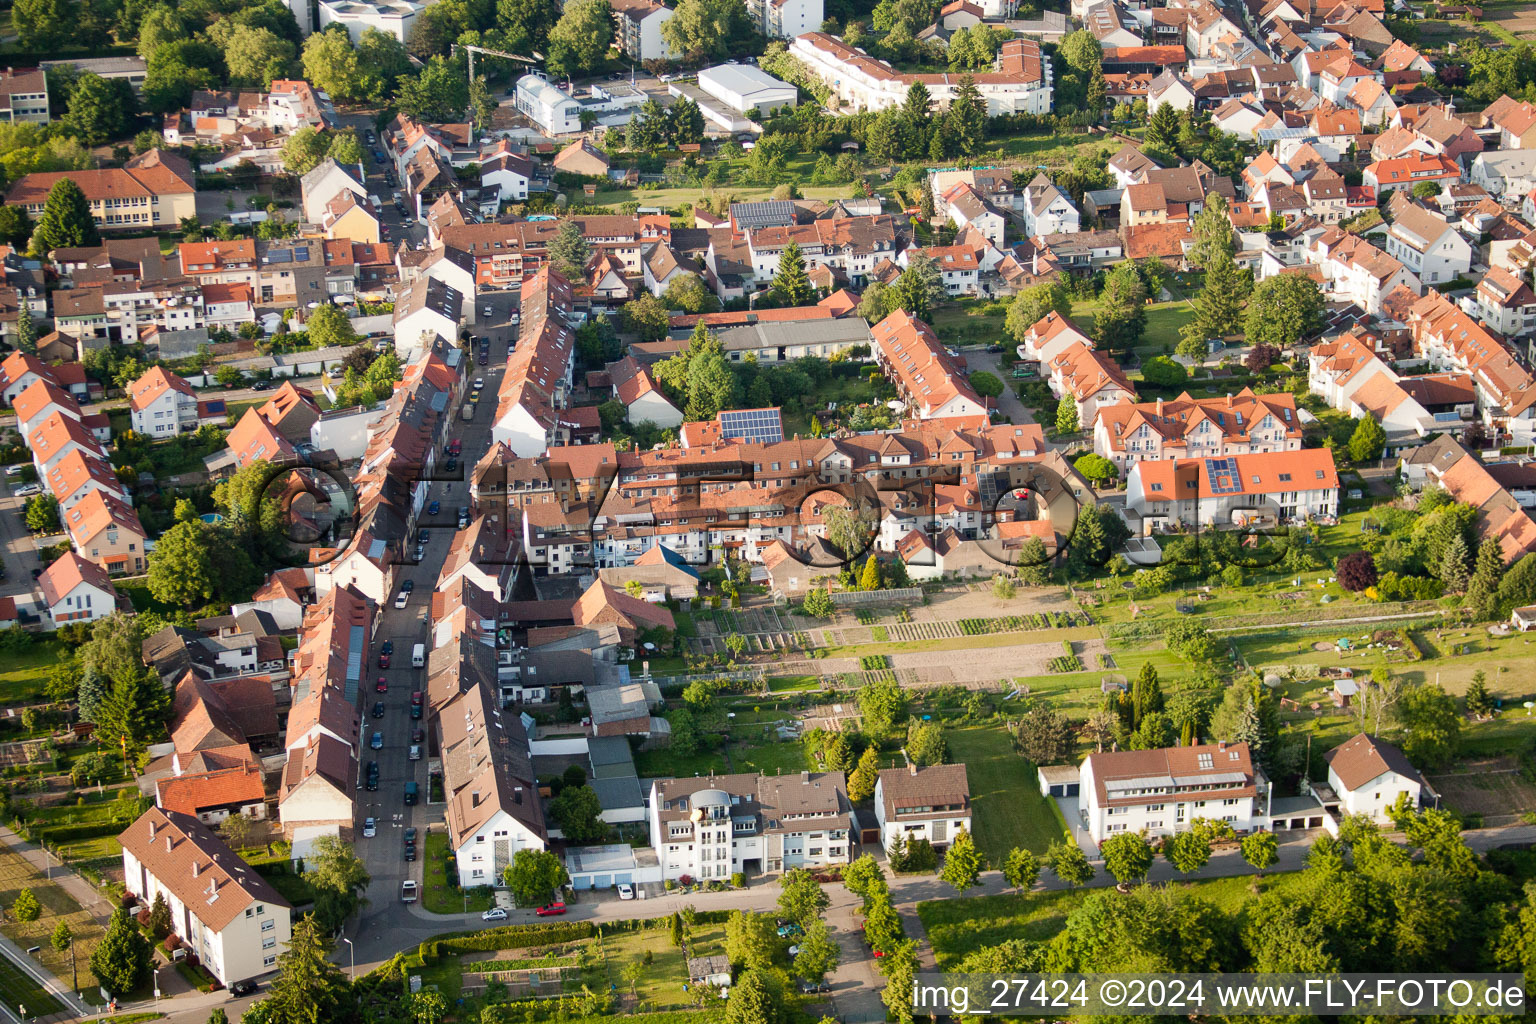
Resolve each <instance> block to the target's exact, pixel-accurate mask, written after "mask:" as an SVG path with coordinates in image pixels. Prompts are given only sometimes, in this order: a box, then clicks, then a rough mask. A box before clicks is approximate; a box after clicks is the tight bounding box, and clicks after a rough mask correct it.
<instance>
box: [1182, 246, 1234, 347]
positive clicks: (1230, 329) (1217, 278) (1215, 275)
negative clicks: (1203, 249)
mask: <svg viewBox="0 0 1536 1024" xmlns="http://www.w3.org/2000/svg"><path fill="white" fill-rule="evenodd" d="M1242 280H1243V279H1242V272H1241V271H1239V270H1238V269H1237V263H1236V262H1234V261H1233V259H1232V257H1231V255H1229V254H1228V253H1226V252H1224V251H1220V250H1218V251H1215V252H1213V253H1212V255H1211V256H1210V258H1209V262H1208V263H1207V264H1206V268H1205V284H1204V286H1203V287H1202V288H1201V289H1200V292H1199V294H1198V295H1196V296H1195V318H1194V319H1193V320H1191V321H1190V322H1189V323H1187V324H1185V325H1184V327H1183V328H1182V329H1181V332H1180V333H1182V334H1183V336H1184V338H1185V339H1186V340H1189V341H1191V342H1198V343H1199V344H1200V349H1199V355H1200V357H1201V358H1204V356H1205V341H1206V339H1207V338H1224V337H1227V336H1228V335H1232V334H1237V333H1238V332H1239V330H1240V329H1241V327H1242V322H1243V320H1242V304H1243V288H1242ZM1181 354H1182V353H1181Z"/></svg>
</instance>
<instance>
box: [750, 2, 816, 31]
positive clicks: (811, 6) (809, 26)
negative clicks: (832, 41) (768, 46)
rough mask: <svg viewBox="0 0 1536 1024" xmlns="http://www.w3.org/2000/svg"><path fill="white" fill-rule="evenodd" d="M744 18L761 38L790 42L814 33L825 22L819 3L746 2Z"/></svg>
mask: <svg viewBox="0 0 1536 1024" xmlns="http://www.w3.org/2000/svg"><path fill="white" fill-rule="evenodd" d="M746 3H747V17H748V18H750V19H751V20H752V24H754V25H756V26H757V28H758V30H759V31H761V32H762V33H763V35H765V36H769V37H771V38H774V39H793V38H795V37H796V36H798V35H801V34H802V33H805V32H818V31H820V30H821V23H822V22H823V21H824V20H826V15H825V14H824V13H823V12H822V0H746Z"/></svg>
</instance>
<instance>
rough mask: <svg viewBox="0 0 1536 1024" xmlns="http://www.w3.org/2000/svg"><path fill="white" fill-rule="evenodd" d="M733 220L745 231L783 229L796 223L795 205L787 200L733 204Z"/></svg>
mask: <svg viewBox="0 0 1536 1024" xmlns="http://www.w3.org/2000/svg"><path fill="white" fill-rule="evenodd" d="M731 219H732V220H734V221H735V222H736V226H737V227H738V228H740V229H741V230H743V231H755V230H756V229H758V228H782V227H788V226H789V225H791V224H793V223H794V222H795V204H794V203H792V202H790V201H789V200H787V199H765V200H762V201H761V202H756V203H732V204H731Z"/></svg>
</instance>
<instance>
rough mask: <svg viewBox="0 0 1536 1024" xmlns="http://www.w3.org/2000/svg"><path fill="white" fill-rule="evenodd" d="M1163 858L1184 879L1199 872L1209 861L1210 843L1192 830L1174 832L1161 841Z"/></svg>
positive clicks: (1202, 835)
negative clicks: (1194, 872) (1193, 872)
mask: <svg viewBox="0 0 1536 1024" xmlns="http://www.w3.org/2000/svg"><path fill="white" fill-rule="evenodd" d="M1163 856H1164V857H1166V858H1167V859H1168V863H1169V864H1172V865H1173V867H1174V870H1176V871H1178V872H1179V874H1181V875H1184V876H1185V877H1188V876H1189V873H1190V872H1192V871H1199V870H1200V869H1201V868H1203V867H1205V865H1206V863H1207V862H1209V861H1210V859H1211V841H1210V840H1209V839H1208V838H1206V837H1205V835H1204V834H1203V833H1201V832H1199V831H1197V830H1196V829H1194V828H1190V829H1189V830H1187V831H1184V832H1176V833H1174V834H1173V835H1172V836H1171V837H1169V838H1168V839H1165V840H1164V841H1163Z"/></svg>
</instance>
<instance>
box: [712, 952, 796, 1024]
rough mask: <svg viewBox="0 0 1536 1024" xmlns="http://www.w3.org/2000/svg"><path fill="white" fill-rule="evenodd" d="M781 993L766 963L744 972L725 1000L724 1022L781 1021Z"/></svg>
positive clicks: (766, 1023)
mask: <svg viewBox="0 0 1536 1024" xmlns="http://www.w3.org/2000/svg"><path fill="white" fill-rule="evenodd" d="M783 1017H784V1000H783V994H782V992H781V991H780V989H779V986H778V983H777V981H775V980H773V979H772V978H771V976H770V975H769V974H768V971H767V965H766V964H765V965H763V966H762V967H756V968H751V969H749V970H746V971H743V972H742V973H741V975H740V976H738V977H737V979H736V983H735V984H734V985H732V986H731V991H730V995H729V996H727V997H726V1002H725V1024H780V1021H782V1020H783Z"/></svg>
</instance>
